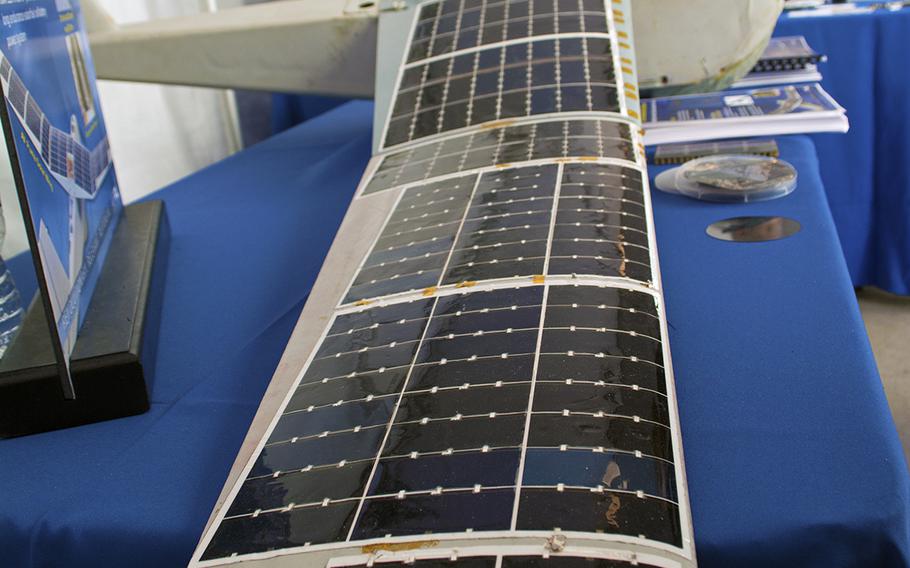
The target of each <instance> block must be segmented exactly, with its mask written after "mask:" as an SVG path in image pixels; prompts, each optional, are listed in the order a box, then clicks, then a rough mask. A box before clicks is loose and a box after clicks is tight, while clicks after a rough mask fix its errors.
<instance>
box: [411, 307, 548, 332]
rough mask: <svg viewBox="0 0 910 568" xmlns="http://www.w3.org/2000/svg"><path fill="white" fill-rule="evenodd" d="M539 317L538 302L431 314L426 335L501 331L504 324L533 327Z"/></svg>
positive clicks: (518, 327) (508, 326)
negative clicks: (510, 306) (431, 320)
mask: <svg viewBox="0 0 910 568" xmlns="http://www.w3.org/2000/svg"><path fill="white" fill-rule="evenodd" d="M539 321H540V306H538V305H529V306H518V305H516V306H515V308H509V307H498V308H482V309H480V310H473V311H467V312H460V313H458V314H455V313H449V314H447V315H444V316H437V317H435V318H433V322H432V323H431V324H430V326H429V329H428V330H427V337H428V338H434V337H440V338H441V337H448V336H449V335H452V336H464V335H475V334H478V332H483V333H486V332H495V331H503V329H504V328H505V329H508V328H512V329H519V330H520V329H530V328H534V329H536V328H537V326H538V322H539ZM478 335H479V334H478ZM453 339H454V337H453Z"/></svg>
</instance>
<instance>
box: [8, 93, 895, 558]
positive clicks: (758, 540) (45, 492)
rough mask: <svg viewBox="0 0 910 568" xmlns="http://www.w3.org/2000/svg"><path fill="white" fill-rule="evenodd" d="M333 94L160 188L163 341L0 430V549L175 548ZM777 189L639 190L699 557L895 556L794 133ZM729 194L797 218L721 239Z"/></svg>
mask: <svg viewBox="0 0 910 568" xmlns="http://www.w3.org/2000/svg"><path fill="white" fill-rule="evenodd" d="M371 114H372V106H371V105H370V104H369V103H357V102H354V103H348V104H346V105H345V106H342V107H340V108H337V109H334V110H332V111H330V112H328V113H326V114H324V115H321V116H319V117H317V118H315V119H313V120H310V121H308V122H306V123H304V124H302V125H300V126H298V127H295V128H294V129H292V130H290V131H288V132H286V133H284V134H282V135H279V136H276V137H274V138H272V139H270V140H268V141H266V142H265V143H263V144H260V145H258V146H255V147H253V148H251V149H249V150H247V151H245V152H243V153H241V154H238V155H236V156H234V157H231V158H229V159H227V160H225V161H224V162H221V163H219V164H217V165H215V166H213V167H210V168H208V169H206V170H203V171H201V172H199V173H197V174H195V175H192V176H190V177H189V178H186V179H185V180H182V181H180V182H178V183H177V184H175V185H173V186H171V187H169V188H166V189H164V190H163V191H161V192H160V193H159V194H157V195H156V196H153V197H157V198H162V199H164V200H165V202H166V203H167V208H168V213H169V215H170V219H171V225H172V242H171V247H172V248H171V256H170V259H169V262H170V265H169V267H168V282H167V286H166V290H165V304H166V306H165V309H164V312H163V314H162V333H163V334H164V340H163V341H162V344H161V347H160V349H159V353H158V360H157V369H156V375H155V378H154V381H153V384H152V400H153V405H152V410H151V411H150V412H149V413H148V414H145V415H142V416H137V417H132V418H126V419H122V420H118V421H113V422H107V423H102V424H94V425H89V426H85V427H81V428H75V429H71V430H66V431H61V432H52V433H47V434H41V435H37V436H32V437H27V438H20V439H14V440H6V441H2V442H0V495H2V496H3V498H2V499H0V553H2V558H3V561H4V562H5V563H7V564H8V565H10V566H17V567H18V566H50V565H59V564H65V565H67V566H77V567H78V566H127V565H129V566H181V565H184V564H185V563H186V561H187V560H188V559H189V556H190V554H191V552H192V550H193V547H194V545H195V543H196V540H197V539H198V537H199V534H200V533H201V531H202V528H203V526H204V524H205V522H206V519H207V518H208V516H209V513H210V511H211V507H212V505H213V503H214V501H215V499H216V498H217V495H218V494H219V492H220V490H221V485H222V482H223V480H224V478H225V476H226V475H227V472H228V470H229V468H230V466H231V463H232V461H233V459H234V456H235V453H236V451H237V448H238V446H239V445H240V443H241V441H242V439H243V437H244V434H245V432H246V429H247V426H248V424H249V422H250V420H251V418H252V416H253V414H254V412H255V409H256V406H257V402H258V399H259V397H260V396H261V394H262V392H263V391H264V389H265V387H266V385H267V383H268V381H269V378H270V376H271V373H272V371H273V369H274V368H275V365H276V363H277V361H278V358H279V356H280V354H281V352H282V350H283V348H284V346H285V343H286V341H287V338H288V337H289V336H290V333H291V330H292V328H293V326H294V324H295V322H296V319H297V315H298V313H299V311H300V309H301V307H302V305H303V302H304V300H305V299H306V296H307V293H308V291H309V289H310V286H311V285H312V283H313V281H314V279H315V277H316V273H317V271H318V269H319V266H320V263H321V261H322V258H323V256H324V254H325V252H326V251H327V249H328V247H329V244H330V242H331V239H332V236H333V233H334V231H335V229H336V227H337V226H338V224H339V222H340V220H341V216H342V214H343V212H344V210H345V208H346V206H347V202H348V200H349V199H350V197H351V195H352V194H353V190H354V187H355V185H356V182H357V179H358V178H359V176H360V172H361V171H362V169H363V167H364V166H365V165H366V162H367V159H368V157H369V153H370V125H371ZM780 144H781V150H782V152H783V155H784V157H785V158H786V159H788V160H790V161H792V162H793V163H794V164H795V165H796V166H797V167H798V168H799V170H800V175H801V182H800V187H799V188H798V189H797V190H796V191H795V192H794V193H793V194H792V195H791V196H789V197H787V198H785V199H783V200H779V201H775V202H770V203H765V204H753V205H748V206H740V207H736V206H729V205H704V204H699V203H696V202H693V201H688V200H686V199H684V198H681V197H678V196H670V195H663V194H659V195H655V197H654V210H655V217H656V227H657V237H658V241H659V246H660V255H661V260H662V265H663V268H662V273H663V278H664V284H665V288H666V298H667V302H668V320H669V323H670V341H671V346H672V350H673V357H674V368H675V369H676V373H677V383H678V386H677V388H678V391H679V402H680V408H681V416H682V432H683V437H684V445H685V452H686V462H687V470H688V476H689V489H690V492H691V499H692V508H693V514H694V520H695V533H696V545H697V550H698V554H699V558H700V565H701V566H704V567H711V566H718V567H721V566H824V567H826V568H828V567H841V566H871V565H876V566H879V565H882V566H901V565H904V564H906V562H907V559H908V558H910V543H908V514H907V513H908V512H907V507H908V498H910V484H908V477H907V470H906V464H905V462H904V458H903V454H902V451H901V446H900V444H899V442H898V439H897V434H896V431H895V429H894V425H893V423H892V421H891V417H890V414H889V412H888V408H887V404H886V401H885V397H884V393H883V391H882V387H881V384H880V382H879V379H878V374H877V371H876V368H875V363H874V361H873V358H872V353H871V350H870V348H869V344H868V340H867V338H866V335H865V331H864V328H863V324H862V321H861V319H860V315H859V311H858V309H857V306H856V301H855V299H854V296H853V292H852V287H851V284H850V281H849V277H848V274H847V271H846V268H845V266H844V262H843V257H842V255H841V252H840V249H839V247H838V245H837V242H836V238H835V232H834V226H833V223H832V220H831V216H830V214H829V212H828V210H827V208H826V206H825V202H824V197H823V189H822V185H821V182H820V180H819V176H818V169H817V163H816V159H815V155H814V149H813V145H812V143H811V141H810V140H809V139H807V138H805V137H795V138H782V139H781V140H780ZM744 212H774V213H786V214H789V215H791V216H793V217H795V218H797V219H798V220H799V221H800V222H801V223H803V231H802V232H801V233H800V234H799V235H797V236H796V237H793V238H791V239H789V240H786V241H780V242H777V243H766V244H752V245H744V244H734V243H722V242H719V241H713V240H711V239H710V238H709V237H707V236H706V235H705V234H704V227H705V225H706V224H707V223H708V222H709V221H713V220H716V219H718V218H721V217H725V216H728V215H732V214H743V213H744Z"/></svg>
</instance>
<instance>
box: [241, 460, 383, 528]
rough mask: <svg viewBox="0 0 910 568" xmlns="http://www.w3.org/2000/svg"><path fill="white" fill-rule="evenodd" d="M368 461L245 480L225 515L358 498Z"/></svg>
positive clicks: (361, 491) (366, 475)
mask: <svg viewBox="0 0 910 568" xmlns="http://www.w3.org/2000/svg"><path fill="white" fill-rule="evenodd" d="M372 465H373V464H372V461H371V460H363V461H359V462H355V463H346V464H344V465H341V466H338V465H329V466H323V467H319V468H313V469H310V470H308V471H292V472H288V473H286V474H282V475H279V476H278V477H273V476H271V475H270V476H267V477H259V478H255V479H247V480H246V481H244V482H243V485H241V486H240V491H239V492H238V493H237V495H236V496H235V497H234V501H233V502H232V503H231V507H230V508H229V509H228V512H227V516H228V517H234V516H238V515H249V514H252V513H255V512H256V511H269V510H271V509H281V508H286V507H287V506H288V505H291V504H296V505H305V504H315V503H322V502H323V501H324V500H325V499H331V500H339V499H350V498H354V497H360V496H361V495H362V494H363V489H364V487H365V486H366V483H367V478H368V477H369V475H370V470H371V469H372Z"/></svg>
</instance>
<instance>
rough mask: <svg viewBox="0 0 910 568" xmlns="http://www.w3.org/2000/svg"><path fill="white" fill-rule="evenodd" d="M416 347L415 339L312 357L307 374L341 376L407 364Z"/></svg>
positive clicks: (412, 356)
mask: <svg viewBox="0 0 910 568" xmlns="http://www.w3.org/2000/svg"><path fill="white" fill-rule="evenodd" d="M418 339H419V338H418ZM416 349H417V341H416V339H415V340H414V341H412V342H409V343H402V344H396V345H395V347H388V346H386V347H377V348H375V349H369V350H367V351H355V352H353V353H343V354H341V353H340V354H338V356H337V357H327V358H322V359H314V360H313V361H312V362H311V363H310V365H309V367H308V369H307V374H310V373H313V374H314V375H316V376H321V377H343V376H346V375H350V374H351V373H359V372H364V371H372V370H374V369H380V368H386V369H390V368H395V367H400V366H402V365H409V364H410V363H411V360H412V359H413V358H414V352H415V350H416Z"/></svg>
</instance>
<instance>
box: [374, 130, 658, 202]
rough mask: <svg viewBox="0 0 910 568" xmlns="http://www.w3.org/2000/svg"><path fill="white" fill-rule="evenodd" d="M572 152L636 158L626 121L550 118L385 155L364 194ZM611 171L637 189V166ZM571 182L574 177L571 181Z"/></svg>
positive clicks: (584, 154)
mask: <svg viewBox="0 0 910 568" xmlns="http://www.w3.org/2000/svg"><path fill="white" fill-rule="evenodd" d="M572 156H576V157H586V156H588V157H607V158H620V159H626V160H630V161H635V160H636V153H635V148H634V146H633V144H632V134H631V131H630V127H629V125H628V124H626V123H624V122H615V121H606V120H594V119H576V120H568V121H563V120H559V121H548V122H541V123H534V124H524V125H513V126H506V127H500V128H495V129H490V130H481V131H477V132H472V133H470V134H465V135H461V136H455V137H453V138H451V139H444V140H441V141H439V142H435V143H429V144H423V145H421V146H417V147H415V148H411V149H408V150H403V151H400V152H393V153H391V154H388V155H387V156H386V157H385V158H383V161H382V162H381V163H380V165H379V167H378V168H377V170H376V172H375V173H374V174H373V176H372V178H371V179H370V181H369V183H368V184H367V186H366V188H365V189H364V194H369V193H373V192H376V191H381V190H383V189H388V188H390V187H394V186H395V185H397V184H406V183H413V182H415V181H420V180H423V179H427V178H431V177H435V176H440V175H447V174H451V173H454V172H458V171H464V170H469V169H473V168H479V167H488V166H493V165H496V164H501V163H510V162H520V161H525V160H535V159H541V158H557V157H572ZM571 171H574V170H571ZM610 173H611V174H612V173H616V174H617V175H621V176H627V177H628V178H629V179H628V180H627V181H625V182H624V185H628V186H629V187H632V188H636V187H637V188H638V189H640V188H641V183H640V182H641V174H640V173H638V172H637V171H635V170H631V169H629V170H628V171H627V170H621V169H619V168H614V169H613V170H610ZM636 174H637V177H636ZM604 175H606V174H604ZM623 179H625V177H623V178H620V179H618V180H617V182H616V183H619V182H620V181H622V180H623ZM574 181H577V180H575V179H572V180H570V182H574ZM604 181H609V180H606V179H605V178H603V176H602V177H601V179H598V182H599V183H603V182H604ZM635 181H637V182H638V184H637V185H636V184H635V183H634V182H635Z"/></svg>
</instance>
